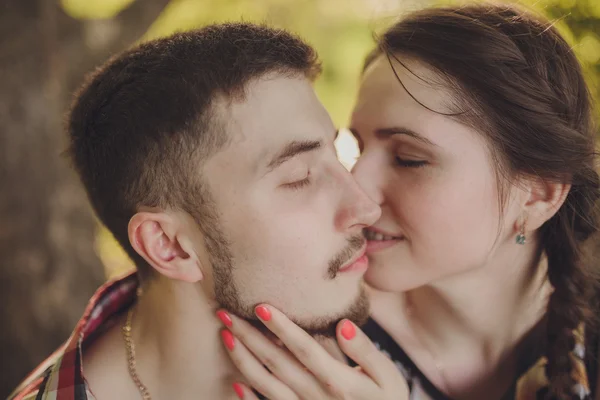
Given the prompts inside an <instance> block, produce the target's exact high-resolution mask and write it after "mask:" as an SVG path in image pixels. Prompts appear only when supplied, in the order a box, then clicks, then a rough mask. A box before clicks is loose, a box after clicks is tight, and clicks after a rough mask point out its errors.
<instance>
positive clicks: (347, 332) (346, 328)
mask: <svg viewBox="0 0 600 400" xmlns="http://www.w3.org/2000/svg"><path fill="white" fill-rule="evenodd" d="M355 335H356V329H354V324H353V323H352V322H350V321H348V320H345V321H344V323H343V324H342V336H343V337H344V339H346V340H350V339H352V338H353V337H354V336H355Z"/></svg>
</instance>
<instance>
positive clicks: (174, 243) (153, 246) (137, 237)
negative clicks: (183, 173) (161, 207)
mask: <svg viewBox="0 0 600 400" xmlns="http://www.w3.org/2000/svg"><path fill="white" fill-rule="evenodd" d="M181 230H182V229H181V224H180V223H179V221H178V220H177V218H174V217H173V216H171V215H169V214H168V213H164V212H140V213H137V214H135V215H134V216H133V217H132V218H131V220H130V221H129V226H128V234H129V241H130V243H131V245H132V246H133V248H134V249H135V251H136V252H137V253H138V254H139V255H140V256H142V257H143V258H144V260H146V262H147V263H148V264H149V265H150V266H151V267H152V268H154V269H155V270H156V271H157V272H158V273H160V274H161V275H163V276H165V277H167V278H170V279H176V280H181V281H185V282H197V281H199V280H201V279H202V271H201V269H200V265H199V262H198V259H197V256H196V254H195V252H194V249H193V248H192V247H191V246H188V245H186V246H185V247H187V248H186V249H184V248H183V247H182V246H181V244H180V240H179V238H180V236H181V235H183V234H182V232H181ZM182 239H184V238H182ZM183 241H184V242H186V243H187V241H185V239H184V240H183Z"/></svg>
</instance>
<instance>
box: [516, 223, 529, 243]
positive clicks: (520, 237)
mask: <svg viewBox="0 0 600 400" xmlns="http://www.w3.org/2000/svg"><path fill="white" fill-rule="evenodd" d="M526 242H527V238H526V237H525V222H524V221H523V223H522V224H521V231H520V232H519V234H518V235H517V244H525V243H526Z"/></svg>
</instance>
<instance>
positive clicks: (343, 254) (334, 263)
mask: <svg viewBox="0 0 600 400" xmlns="http://www.w3.org/2000/svg"><path fill="white" fill-rule="evenodd" d="M365 242H366V239H365V237H364V236H363V235H362V234H359V235H356V236H352V237H351V238H349V239H348V246H346V248H344V249H343V250H342V251H340V252H339V253H338V254H337V255H336V256H335V257H334V258H333V259H332V260H331V261H330V262H329V268H328V269H327V277H328V278H329V279H334V278H335V277H336V275H337V273H338V271H339V270H340V268H342V266H343V265H344V264H345V263H347V262H348V261H350V260H351V259H352V257H354V255H355V254H356V252H357V251H358V250H360V249H361V248H362V247H363V246H364V245H365Z"/></svg>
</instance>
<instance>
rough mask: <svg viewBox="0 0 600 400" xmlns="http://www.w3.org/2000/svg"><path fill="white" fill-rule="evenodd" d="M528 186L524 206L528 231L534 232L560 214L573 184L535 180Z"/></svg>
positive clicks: (528, 183)
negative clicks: (559, 211) (560, 209)
mask: <svg viewBox="0 0 600 400" xmlns="http://www.w3.org/2000/svg"><path fill="white" fill-rule="evenodd" d="M526 185H527V191H528V193H527V196H526V198H525V202H524V205H523V211H524V215H525V221H526V229H527V230H528V231H534V230H536V229H538V228H539V227H541V226H542V225H543V224H544V223H545V222H546V221H548V220H549V219H550V218H552V217H553V216H554V214H556V213H557V212H558V210H559V208H560V207H561V206H562V205H563V203H564V202H565V200H566V198H567V195H568V194H569V191H570V190H571V184H569V183H561V182H548V181H543V180H541V179H535V180H530V181H529V182H527V183H526Z"/></svg>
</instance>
